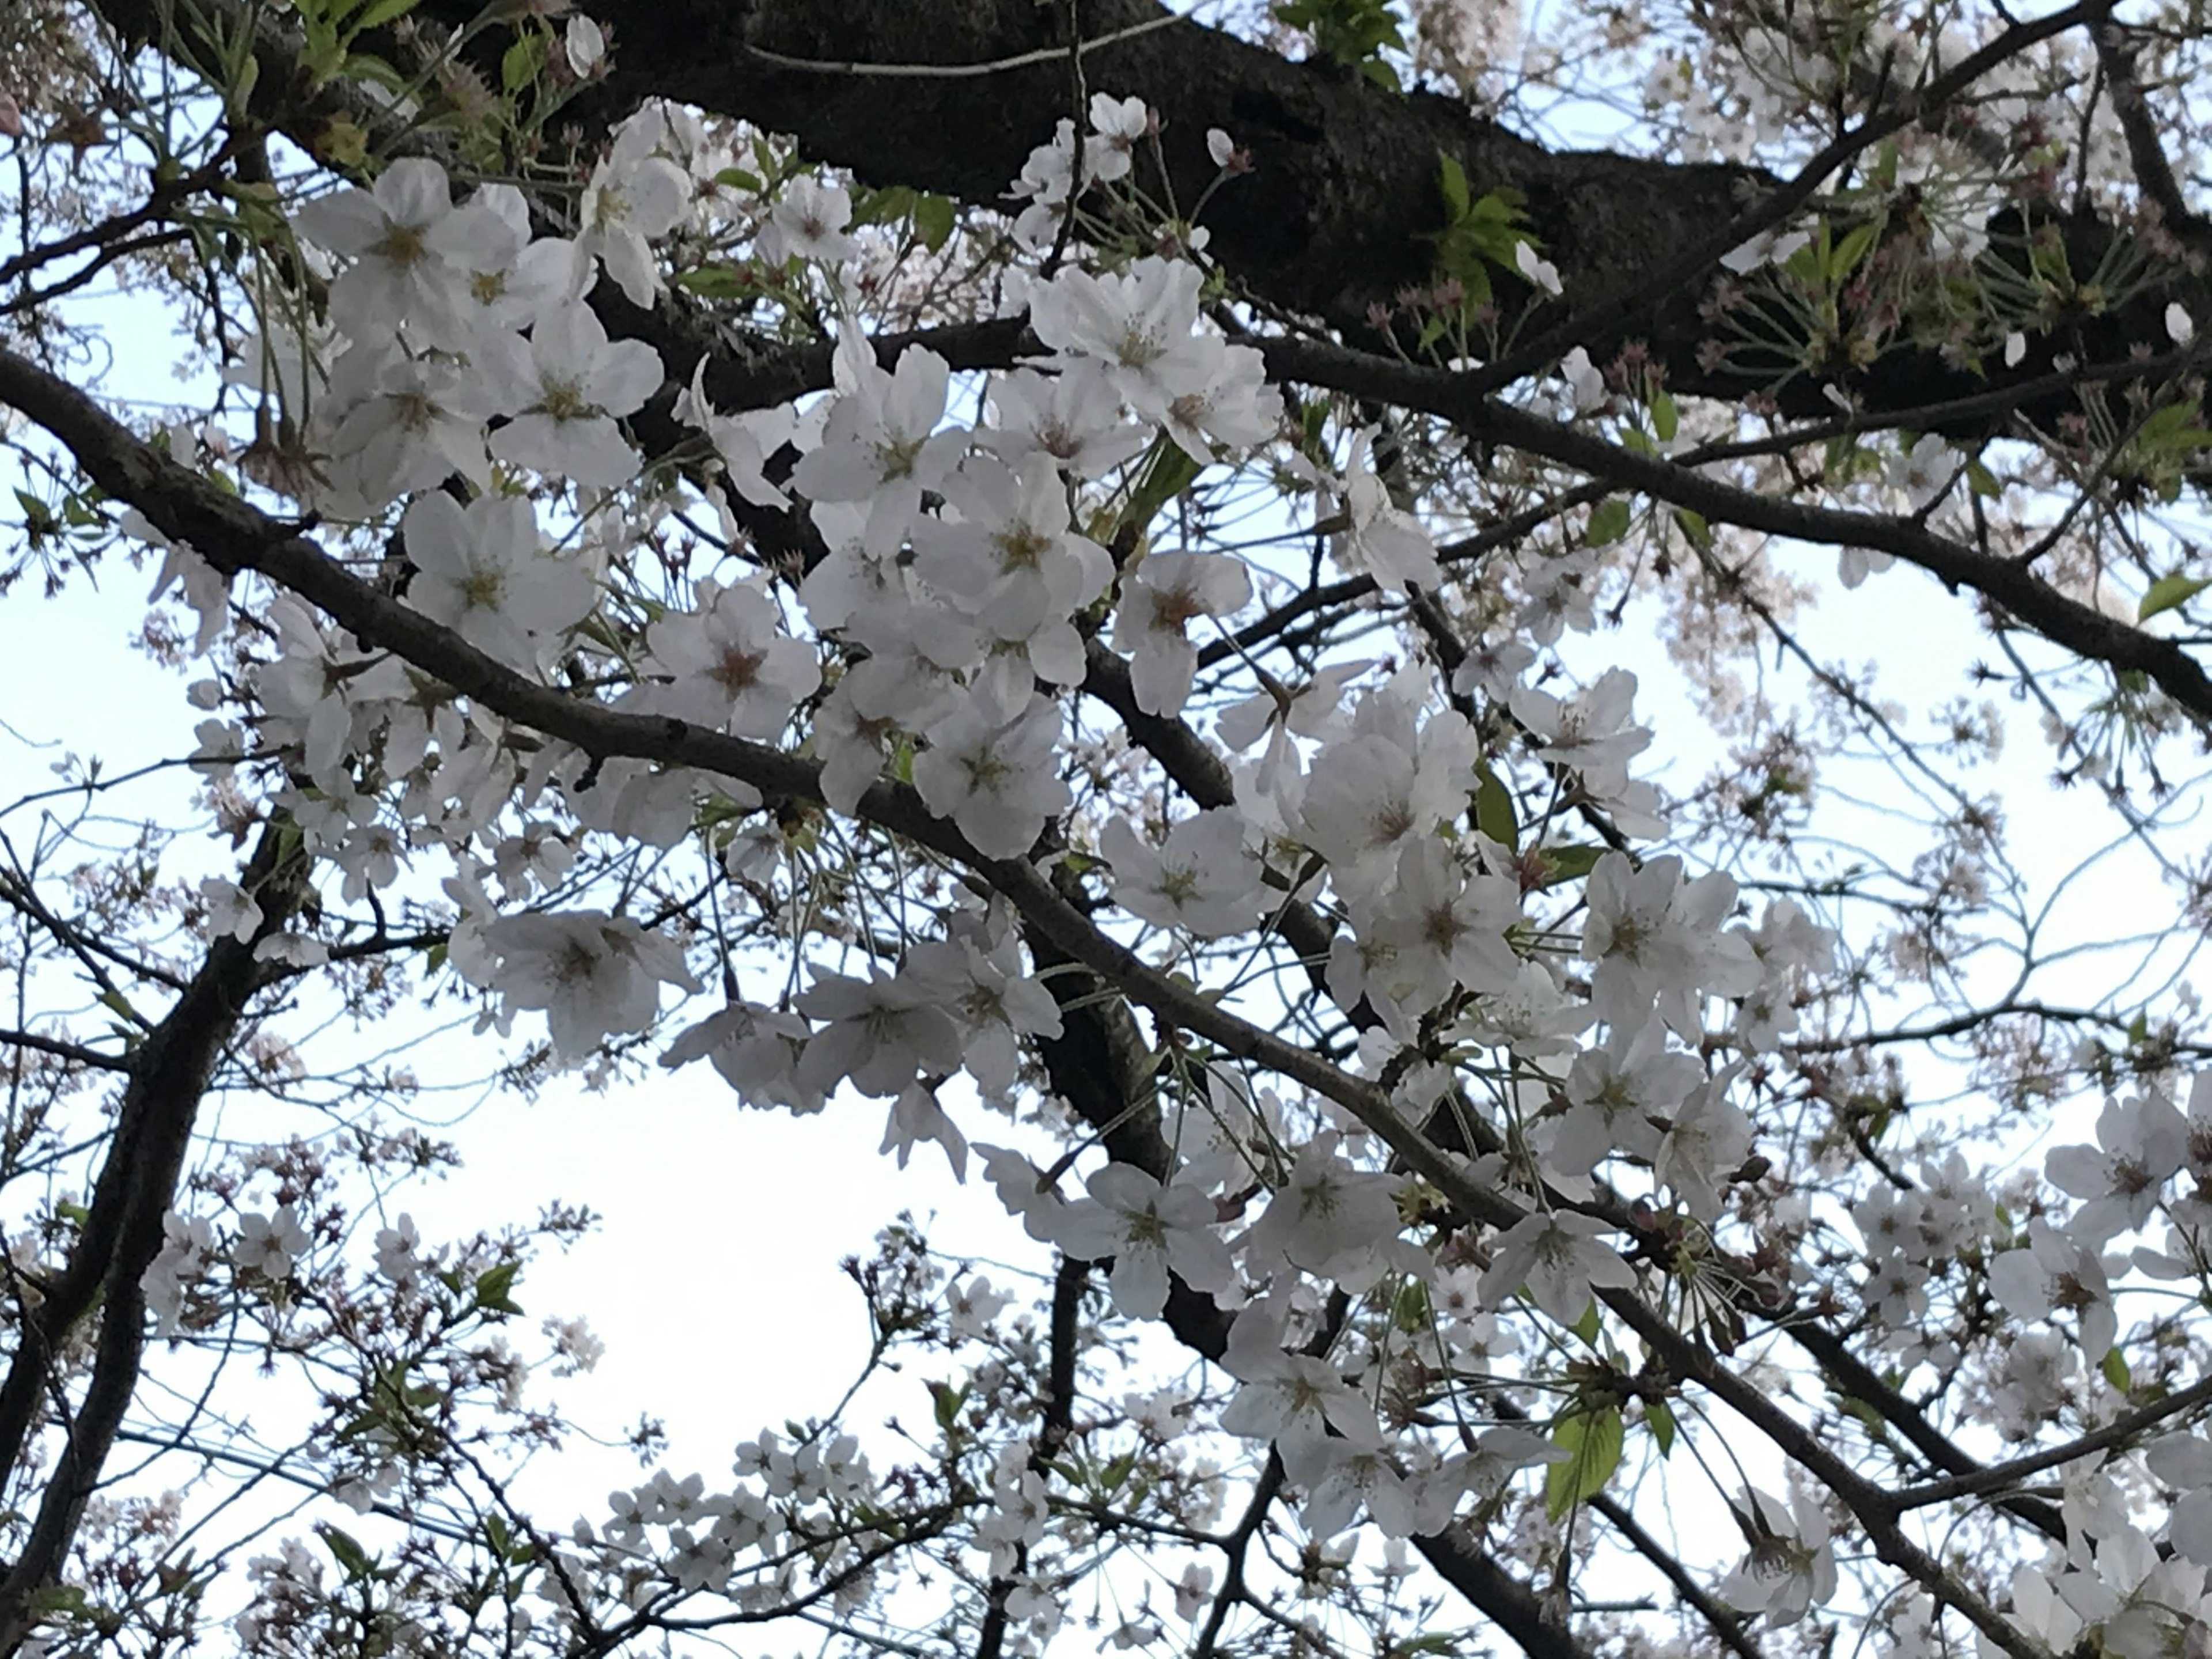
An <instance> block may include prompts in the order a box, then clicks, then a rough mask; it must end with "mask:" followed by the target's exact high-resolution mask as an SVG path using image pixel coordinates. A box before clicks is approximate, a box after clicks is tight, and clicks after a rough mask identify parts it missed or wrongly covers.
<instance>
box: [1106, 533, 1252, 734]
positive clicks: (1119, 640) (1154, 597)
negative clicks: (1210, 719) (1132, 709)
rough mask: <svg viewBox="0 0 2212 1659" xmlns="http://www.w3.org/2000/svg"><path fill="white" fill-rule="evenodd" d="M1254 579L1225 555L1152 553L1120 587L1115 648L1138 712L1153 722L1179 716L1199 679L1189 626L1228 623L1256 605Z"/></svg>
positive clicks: (1242, 564) (1196, 653)
mask: <svg viewBox="0 0 2212 1659" xmlns="http://www.w3.org/2000/svg"><path fill="white" fill-rule="evenodd" d="M1251 599H1252V576H1251V573H1250V572H1249V571H1248V570H1247V569H1246V568H1244V563H1243V561H1242V560H1241V559H1236V558H1232V557H1231V556H1229V555H1228V554H1225V553H1154V554H1151V555H1149V556H1146V558H1145V559H1143V560H1142V561H1141V562H1139V564H1138V566H1137V569H1136V574H1134V575H1133V576H1132V577H1131V578H1130V579H1129V580H1127V581H1126V582H1124V583H1123V584H1122V588H1121V609H1120V611H1118V612H1117V613H1116V614H1115V618H1114V648H1115V650H1116V651H1119V652H1121V653H1124V654H1126V655H1127V656H1128V657H1129V658H1130V659H1131V660H1130V664H1129V680H1130V684H1131V686H1132V688H1133V690H1134V691H1135V692H1136V696H1137V707H1138V708H1141V709H1143V710H1144V711H1145V712H1146V714H1176V713H1179V712H1180V711H1181V710H1182V706H1183V704H1184V703H1185V702H1187V701H1188V699H1189V697H1190V686H1191V681H1192V679H1193V678H1194V677H1195V675H1196V674H1197V672H1198V647H1196V646H1194V645H1193V644H1192V643H1191V642H1190V638H1189V634H1188V629H1189V627H1190V624H1191V623H1194V622H1196V621H1197V620H1198V619H1199V618H1200V617H1226V616H1230V615H1231V614H1233V613H1234V612H1236V611H1239V610H1241V609H1243V607H1244V606H1245V605H1248V604H1249V603H1250V602H1251Z"/></svg>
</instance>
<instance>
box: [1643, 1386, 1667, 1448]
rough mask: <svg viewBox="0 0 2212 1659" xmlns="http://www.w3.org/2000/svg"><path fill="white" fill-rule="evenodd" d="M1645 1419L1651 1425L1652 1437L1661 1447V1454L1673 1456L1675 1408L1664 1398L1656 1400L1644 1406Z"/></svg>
mask: <svg viewBox="0 0 2212 1659" xmlns="http://www.w3.org/2000/svg"><path fill="white" fill-rule="evenodd" d="M1644 1422H1645V1423H1647V1424H1649V1425H1650V1429H1651V1438H1652V1440H1653V1442H1654V1443H1656V1444H1657V1446H1658V1448H1659V1455H1660V1456H1662V1457H1671V1456H1673V1455H1674V1407H1672V1406H1669V1405H1668V1403H1667V1402H1666V1401H1663V1400H1654V1401H1651V1402H1650V1404H1648V1405H1647V1406H1645V1407H1644Z"/></svg>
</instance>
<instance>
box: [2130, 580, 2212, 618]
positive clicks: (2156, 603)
mask: <svg viewBox="0 0 2212 1659" xmlns="http://www.w3.org/2000/svg"><path fill="white" fill-rule="evenodd" d="M2208 587H2212V576H2185V575H2183V574H2181V573H2180V572H2179V571H2178V570H2177V571H2176V572H2174V574H2172V575H2171V576H2160V578H2159V579H2158V580H2156V581H2154V582H2153V583H2152V584H2151V585H2150V587H2149V589H2148V592H2145V593H2144V594H2143V596H2142V602H2141V603H2140V604H2138V605H2136V621H2137V622H2139V623H2140V622H2148V621H2149V620H2150V619H2151V618H2152V617H2155V616H2156V615H2158V613H2159V612H2160V611H2171V610H2172V609H2173V608H2174V607H2175V606H2176V605H2186V604H2188V603H2189V601H2190V600H2191V599H2195V598H2196V597H2197V595H2198V594H2199V593H2202V592H2203V591H2204V590H2205V589H2206V588H2208Z"/></svg>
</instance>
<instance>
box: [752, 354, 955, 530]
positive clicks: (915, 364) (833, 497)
mask: <svg viewBox="0 0 2212 1659" xmlns="http://www.w3.org/2000/svg"><path fill="white" fill-rule="evenodd" d="M951 372H952V371H951V368H950V367H949V366H948V365H947V364H946V362H945V359H944V358H942V357H940V356H938V355H937V354H936V353H935V352H933V351H931V350H928V349H925V348H923V347H921V346H909V347H908V348H907V349H905V350H904V351H902V352H901V353H900V354H899V360H898V366H897V367H896V368H895V369H893V370H892V371H891V372H890V374H885V373H884V371H883V369H882V368H880V367H879V366H878V364H877V362H876V357H875V350H874V348H873V347H872V346H871V345H870V344H869V343H868V340H867V338H866V336H865V335H863V334H862V333H861V331H860V325H858V324H857V323H852V322H848V324H847V325H846V328H845V332H844V334H843V335H842V337H840V338H839V340H838V342H837V351H836V377H837V391H838V396H837V399H836V403H835V404H832V405H831V407H830V410H829V419H828V420H827V421H826V422H824V423H823V428H822V442H821V444H820V445H819V446H818V447H816V448H814V449H812V450H811V451H809V452H808V453H807V454H806V455H805V457H804V458H803V459H801V460H800V461H799V465H798V468H797V470H796V471H793V474H792V480H791V481H792V485H793V488H794V489H797V490H798V491H799V493H800V494H801V495H805V496H806V497H807V498H808V499H809V500H811V501H831V502H836V501H861V502H866V504H867V507H868V520H867V529H866V532H864V534H863V536H862V544H863V545H864V546H865V547H866V548H867V550H869V551H871V552H872V553H875V554H877V555H878V556H888V555H889V554H891V553H893V552H896V550H897V548H898V544H900V542H902V541H903V540H904V539H905V538H906V534H907V531H908V527H909V526H911V525H912V524H913V522H914V520H915V514H917V513H920V512H921V492H922V491H923V490H925V489H937V488H938V487H939V486H940V485H941V484H943V483H944V482H945V477H946V475H947V474H949V473H950V472H951V471H952V468H953V466H954V465H955V464H956V463H957V461H958V460H959V459H960V455H961V452H962V451H963V450H964V449H965V448H966V447H968V434H967V432H966V431H965V429H963V428H958V427H949V428H946V429H945V430H944V431H942V432H940V431H939V430H938V429H937V423H938V422H939V421H941V420H943V419H944V418H945V388H946V386H947V385H948V383H949V381H950V378H951Z"/></svg>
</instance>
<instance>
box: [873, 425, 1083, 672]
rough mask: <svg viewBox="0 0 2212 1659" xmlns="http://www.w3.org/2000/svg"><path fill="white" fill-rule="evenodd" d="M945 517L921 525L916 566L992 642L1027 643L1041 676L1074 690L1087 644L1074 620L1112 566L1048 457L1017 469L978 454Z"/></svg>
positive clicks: (953, 489)
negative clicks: (1077, 525) (1072, 508)
mask: <svg viewBox="0 0 2212 1659" xmlns="http://www.w3.org/2000/svg"><path fill="white" fill-rule="evenodd" d="M944 494H945V507H946V509H947V510H946V512H945V513H943V514H940V515H939V517H938V518H937V519H935V520H922V521H921V523H919V524H917V525H916V526H915V531H914V541H915V570H916V572H917V573H918V574H920V575H921V577H922V579H923V580H926V581H927V582H928V583H929V585H930V586H932V587H933V588H934V589H936V590H937V591H938V592H939V593H941V594H943V595H945V598H946V599H948V600H949V601H950V602H951V604H952V605H954V606H956V607H957V609H958V610H959V611H961V613H962V614H963V616H965V617H968V618H969V619H970V620H971V621H973V622H974V623H975V625H976V626H977V627H978V628H979V629H981V630H982V631H983V632H984V633H985V634H987V635H989V636H990V637H991V638H993V639H994V640H998V641H1003V642H1005V643H1006V644H1008V645H1018V646H1021V647H1024V650H1025V651H1026V652H1027V653H1028V656H1029V659H1030V666H1031V667H1032V668H1034V669H1035V670H1036V672H1037V674H1038V676H1039V678H1042V679H1045V680H1048V681H1049V682H1051V683H1052V684H1055V685H1073V684H1078V683H1079V682H1080V681H1081V680H1082V678H1083V674H1084V653H1083V639H1082V636H1081V635H1079V634H1078V633H1077V632H1076V630H1075V627H1074V624H1073V621H1072V620H1071V619H1072V618H1073V617H1074V616H1075V615H1076V613H1077V612H1079V611H1082V610H1084V609H1085V607H1086V606H1088V605H1090V604H1091V601H1092V600H1093V599H1097V597H1098V596H1099V595H1100V594H1101V593H1103V592H1105V591H1106V586H1107V584H1108V583H1109V582H1110V581H1112V580H1113V579H1114V562H1113V561H1112V559H1111V558H1109V556H1107V552H1106V550H1105V549H1104V548H1103V547H1101V546H1099V545H1098V544H1097V543H1096V542H1094V541H1092V540H1091V539H1090V538H1088V537H1086V536H1080V535H1078V534H1076V533H1075V532H1073V530H1072V529H1071V528H1070V519H1069V514H1068V510H1067V489H1066V485H1065V484H1063V483H1061V481H1060V472H1059V470H1058V469H1057V468H1056V467H1055V466H1054V465H1053V463H1052V461H1051V459H1049V458H1048V457H1046V456H1042V455H1031V456H1030V457H1028V458H1027V459H1025V460H1024V461H1023V462H1022V463H1021V465H1020V467H1019V469H1018V471H1016V470H1012V469H1009V468H1008V467H1007V466H1006V465H1005V464H1004V463H1003V462H1001V461H1000V460H998V459H995V458H994V457H991V456H987V455H982V456H971V457H970V458H969V459H968V460H967V461H966V462H964V463H963V465H961V468H960V470H959V471H957V472H955V473H954V474H953V475H952V476H951V477H949V478H947V479H946V480H945V489H944Z"/></svg>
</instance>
